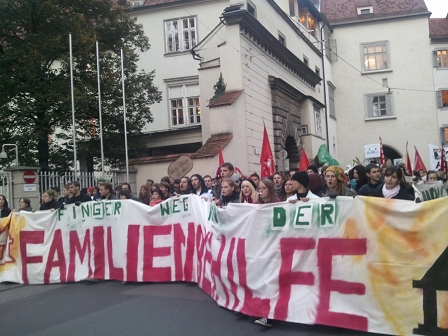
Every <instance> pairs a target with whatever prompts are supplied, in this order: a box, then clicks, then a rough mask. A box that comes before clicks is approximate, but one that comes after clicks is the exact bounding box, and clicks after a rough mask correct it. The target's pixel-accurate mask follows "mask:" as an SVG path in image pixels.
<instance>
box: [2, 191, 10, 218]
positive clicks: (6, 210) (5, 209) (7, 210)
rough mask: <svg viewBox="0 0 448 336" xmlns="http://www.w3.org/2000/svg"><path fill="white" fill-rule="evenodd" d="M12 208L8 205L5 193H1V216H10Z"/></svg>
mask: <svg viewBox="0 0 448 336" xmlns="http://www.w3.org/2000/svg"><path fill="white" fill-rule="evenodd" d="M10 213H11V209H10V208H9V207H8V201H7V200H6V197H5V196H4V195H0V218H3V217H8V216H9V214H10Z"/></svg>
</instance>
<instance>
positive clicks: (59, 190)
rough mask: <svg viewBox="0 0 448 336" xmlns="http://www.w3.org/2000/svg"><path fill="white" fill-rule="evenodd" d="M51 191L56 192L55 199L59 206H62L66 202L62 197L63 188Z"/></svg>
mask: <svg viewBox="0 0 448 336" xmlns="http://www.w3.org/2000/svg"><path fill="white" fill-rule="evenodd" d="M50 189H51V190H54V194H55V196H54V199H55V200H56V201H57V202H58V204H62V203H63V202H64V198H63V197H61V188H59V187H57V186H53V187H50Z"/></svg>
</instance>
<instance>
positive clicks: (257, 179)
mask: <svg viewBox="0 0 448 336" xmlns="http://www.w3.org/2000/svg"><path fill="white" fill-rule="evenodd" d="M249 178H250V179H251V180H252V181H253V182H254V183H255V189H256V190H257V189H258V185H259V184H260V175H258V174H257V173H252V174H250V176H249Z"/></svg>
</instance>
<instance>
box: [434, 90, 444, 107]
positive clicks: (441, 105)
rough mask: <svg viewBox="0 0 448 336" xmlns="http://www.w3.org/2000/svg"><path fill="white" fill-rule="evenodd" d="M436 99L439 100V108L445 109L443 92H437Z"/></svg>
mask: <svg viewBox="0 0 448 336" xmlns="http://www.w3.org/2000/svg"><path fill="white" fill-rule="evenodd" d="M436 98H437V107H438V108H442V107H443V103H442V91H436Z"/></svg>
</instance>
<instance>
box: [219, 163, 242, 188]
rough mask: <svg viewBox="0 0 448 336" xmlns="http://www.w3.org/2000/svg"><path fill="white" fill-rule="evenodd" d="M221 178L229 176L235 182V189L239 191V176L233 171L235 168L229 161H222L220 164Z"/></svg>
mask: <svg viewBox="0 0 448 336" xmlns="http://www.w3.org/2000/svg"><path fill="white" fill-rule="evenodd" d="M221 178H222V179H225V178H231V179H232V180H233V182H235V186H236V188H237V189H236V191H237V192H239V191H240V190H239V187H240V183H241V176H240V175H239V174H238V173H235V168H234V167H233V164H231V163H230V162H224V163H223V164H222V165H221Z"/></svg>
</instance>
